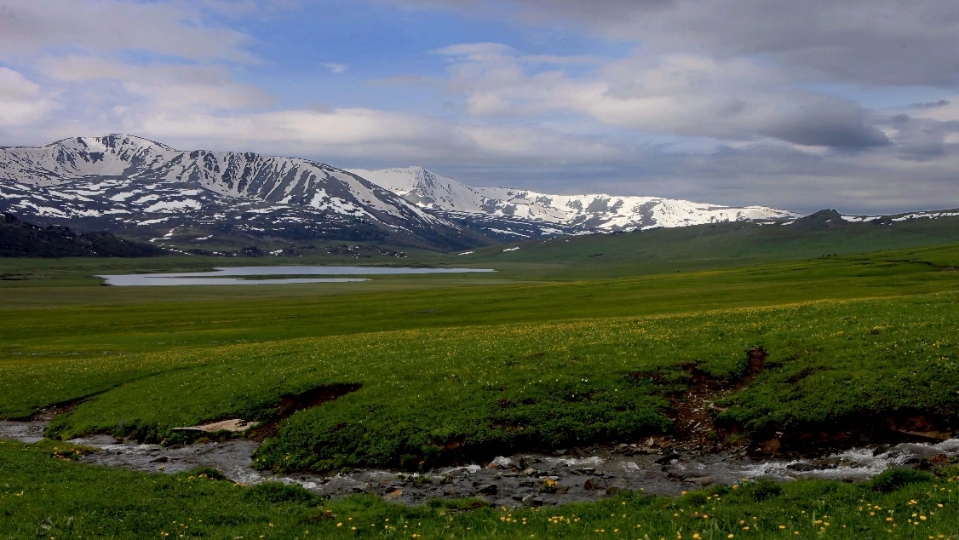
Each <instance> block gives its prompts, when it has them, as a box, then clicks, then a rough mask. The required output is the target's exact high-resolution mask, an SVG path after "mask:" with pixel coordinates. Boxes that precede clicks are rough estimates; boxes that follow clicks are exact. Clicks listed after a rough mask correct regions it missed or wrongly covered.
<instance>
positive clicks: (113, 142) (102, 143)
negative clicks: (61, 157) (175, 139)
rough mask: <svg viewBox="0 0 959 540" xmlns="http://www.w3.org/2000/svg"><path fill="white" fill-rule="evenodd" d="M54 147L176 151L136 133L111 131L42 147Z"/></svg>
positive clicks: (71, 138) (68, 139) (70, 138)
mask: <svg viewBox="0 0 959 540" xmlns="http://www.w3.org/2000/svg"><path fill="white" fill-rule="evenodd" d="M55 147H60V148H71V149H75V150H81V151H82V150H86V151H92V152H98V151H106V150H117V149H119V148H124V147H127V148H129V147H135V148H142V147H154V148H158V149H161V150H165V151H168V152H176V150H175V149H173V148H171V147H169V146H167V145H165V144H163V143H160V142H157V141H154V140H151V139H147V138H144V137H139V136H137V135H127V134H123V133H111V134H109V135H101V136H98V137H69V138H66V139H60V140H58V141H54V142H52V143H49V144H47V145H46V146H44V148H55Z"/></svg>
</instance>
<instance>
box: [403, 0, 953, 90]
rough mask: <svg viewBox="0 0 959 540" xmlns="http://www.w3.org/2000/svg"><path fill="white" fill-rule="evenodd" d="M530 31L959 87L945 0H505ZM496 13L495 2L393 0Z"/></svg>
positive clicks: (853, 77)
mask: <svg viewBox="0 0 959 540" xmlns="http://www.w3.org/2000/svg"><path fill="white" fill-rule="evenodd" d="M507 1H508V3H509V4H510V5H512V6H513V8H514V9H515V10H518V12H519V14H520V16H521V17H522V18H523V19H525V20H527V21H533V22H539V23H542V24H555V23H557V22H561V23H564V24H569V25H573V26H579V27H581V28H584V29H586V30H588V31H590V32H593V33H595V34H598V35H602V36H604V37H609V38H614V39H619V40H627V41H635V42H639V43H642V45H643V47H645V48H646V49H648V50H657V51H676V50H685V51H691V52H700V53H707V54H711V55H717V56H754V57H755V56H761V57H766V58H770V59H774V60H776V61H777V62H780V63H781V64H782V65H785V66H790V67H791V69H792V70H793V71H796V70H799V71H804V72H805V73H806V76H807V77H809V78H819V79H820V80H823V81H840V82H853V83H867V84H879V85H933V86H942V87H956V86H957V85H959V55H957V53H956V51H957V50H959V2H951V1H941V0H843V1H840V2H837V1H835V0H803V1H795V2H784V1H782V0H698V1H679V0H676V1H672V0H649V1H630V0H507ZM394 2H398V3H401V4H404V5H411V4H418V5H432V6H436V5H445V6H447V7H458V8H461V9H473V10H481V9H484V8H485V9H486V10H487V11H492V12H493V13H495V14H496V15H497V16H502V15H503V12H502V10H501V9H496V7H495V6H498V5H500V3H498V2H462V1H460V0H455V1H454V0H446V1H444V0H394Z"/></svg>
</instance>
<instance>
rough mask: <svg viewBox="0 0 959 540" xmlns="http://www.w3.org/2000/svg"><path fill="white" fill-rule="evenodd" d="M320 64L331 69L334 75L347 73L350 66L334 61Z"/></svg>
mask: <svg viewBox="0 0 959 540" xmlns="http://www.w3.org/2000/svg"><path fill="white" fill-rule="evenodd" d="M320 65H321V66H323V67H325V68H326V69H328V70H330V73H332V74H334V75H342V74H344V73H346V70H347V69H348V68H349V66H347V65H346V64H336V63H333V62H324V63H322V64H320Z"/></svg>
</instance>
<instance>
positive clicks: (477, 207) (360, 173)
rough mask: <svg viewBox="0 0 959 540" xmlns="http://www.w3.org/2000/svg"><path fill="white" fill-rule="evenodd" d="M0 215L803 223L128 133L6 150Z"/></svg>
mask: <svg viewBox="0 0 959 540" xmlns="http://www.w3.org/2000/svg"><path fill="white" fill-rule="evenodd" d="M0 211H5V212H10V213H12V214H16V215H18V216H20V217H24V218H28V219H30V220H31V221H35V222H39V223H41V224H56V225H65V224H70V226H72V227H74V228H77V229H78V230H108V231H111V232H117V233H122V234H125V235H129V236H133V237H140V238H152V239H154V240H157V239H167V240H171V241H172V240H176V239H179V238H183V239H185V240H190V239H199V240H207V239H210V238H213V239H216V238H218V237H229V236H243V237H254V238H268V239H271V238H272V239H277V238H278V239H285V240H288V241H306V240H315V239H320V240H322V239H331V240H333V239H335V240H348V241H361V240H376V241H388V242H392V243H397V244H410V245H421V246H424V247H433V248H439V249H448V250H455V249H461V248H466V247H471V246H476V245H483V244H490V243H498V242H506V241H514V240H519V239H525V238H539V237H543V236H552V235H557V234H582V233H592V232H615V231H630V230H638V229H648V228H655V227H682V226H688V225H698V224H704V223H717V222H726V221H748V220H764V221H770V220H780V221H784V220H790V219H794V218H796V217H798V216H797V214H794V213H792V212H789V211H786V210H777V209H773V208H767V207H762V206H749V207H741V208H734V207H726V206H721V205H712V204H702V203H695V202H690V201H684V200H676V199H665V198H656V197H619V196H612V195H602V194H591V195H573V196H570V195H551V194H545V193H537V192H532V191H526V190H518V189H511V188H504V187H471V186H467V185H465V184H463V183H461V182H458V181H456V180H454V179H452V178H446V177H441V176H438V175H436V174H434V173H432V172H430V171H428V170H426V169H423V168H421V167H410V168H405V169H385V170H377V171H370V170H358V169H354V170H349V171H348V170H344V169H339V168H336V167H332V166H330V165H326V164H323V163H318V162H315V161H311V160H306V159H297V158H280V157H270V156H263V155H260V154H256V153H249V152H247V153H239V152H211V151H204V150H192V151H181V150H175V149H173V148H171V147H169V146H166V145H164V144H161V143H158V142H155V141H151V140H148V139H144V138H141V137H136V136H132V135H107V136H103V137H76V138H70V139H64V140H60V141H56V142H53V143H50V144H48V145H46V146H42V147H3V148H0Z"/></svg>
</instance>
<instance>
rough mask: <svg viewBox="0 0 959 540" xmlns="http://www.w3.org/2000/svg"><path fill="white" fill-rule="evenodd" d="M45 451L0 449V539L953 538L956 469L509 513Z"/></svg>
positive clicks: (43, 446)
mask: <svg viewBox="0 0 959 540" xmlns="http://www.w3.org/2000/svg"><path fill="white" fill-rule="evenodd" d="M55 444H56V443H50V442H44V443H38V444H37V445H33V446H26V445H21V444H18V443H11V442H3V441H0V538H3V539H8V538H9V539H17V540H20V539H28V538H37V539H48V538H54V539H59V538H103V539H127V538H160V539H166V538H239V537H242V538H264V539H290V540H293V539H307V538H324V539H326V538H330V539H337V538H344V539H345V538H424V539H438V538H443V539H447V538H452V539H455V538H502V539H520V538H523V539H528V538H557V539H564V538H569V539H581V538H638V539H646V538H649V539H670V540H672V539H693V540H698V539H728V538H756V539H766V538H817V537H824V538H835V539H840V540H841V539H861V538H909V539H926V538H930V537H931V538H934V539H936V538H948V539H955V538H959V535H957V533H956V531H959V511H957V508H959V492H957V490H959V485H957V476H956V475H957V474H959V471H956V470H955V469H945V470H941V471H939V475H938V476H933V475H928V474H919V475H910V476H903V475H901V474H899V475H898V476H896V473H892V474H888V473H887V475H885V476H884V477H883V478H881V479H879V480H878V481H874V482H871V483H863V484H839V483H834V482H819V481H798V482H789V483H786V484H783V485H778V484H772V483H767V482H759V483H746V484H741V485H738V486H736V487H735V488H732V489H731V488H726V487H717V488H712V489H710V490H705V491H697V492H693V493H690V494H688V495H685V496H683V497H679V498H676V499H669V498H657V497H648V496H644V495H642V494H638V493H625V494H622V495H619V496H617V497H612V498H609V499H606V500H603V501H601V502H598V503H593V504H572V505H568V506H564V507H558V508H526V509H516V510H507V509H503V508H490V507H487V506H484V505H481V504H480V505H474V504H471V503H470V501H462V502H441V501H436V502H434V503H432V504H429V505H425V506H420V507H406V506H400V505H392V504H389V503H386V502H384V501H383V500H382V499H377V498H371V497H354V498H350V499H346V500H338V501H321V500H317V499H316V498H314V497H313V496H312V495H311V494H309V493H308V492H305V491H304V490H301V489H297V488H293V487H285V486H279V485H266V486H258V487H254V488H246V487H242V486H238V485H235V484H231V483H229V482H226V481H221V480H215V479H213V478H211V475H210V474H208V473H209V472H210V471H204V470H200V471H195V472H191V473H183V474H177V475H159V474H148V473H133V472H126V471H117V470H108V469H102V468H96V467H89V466H84V465H79V464H76V463H71V462H70V461H68V460H66V459H63V458H62V457H61V459H51V457H50V456H51V455H53V454H56V455H60V456H63V455H64V454H68V455H69V454H70V452H69V450H67V451H66V452H64V449H65V447H64V445H62V444H61V445H59V446H58V449H57V450H56V451H54V450H53V446H54V445H55Z"/></svg>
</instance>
